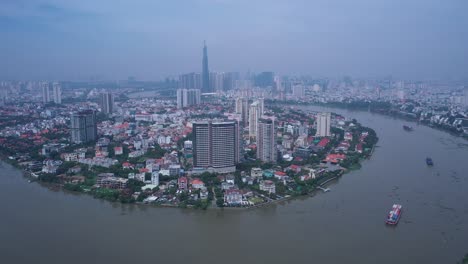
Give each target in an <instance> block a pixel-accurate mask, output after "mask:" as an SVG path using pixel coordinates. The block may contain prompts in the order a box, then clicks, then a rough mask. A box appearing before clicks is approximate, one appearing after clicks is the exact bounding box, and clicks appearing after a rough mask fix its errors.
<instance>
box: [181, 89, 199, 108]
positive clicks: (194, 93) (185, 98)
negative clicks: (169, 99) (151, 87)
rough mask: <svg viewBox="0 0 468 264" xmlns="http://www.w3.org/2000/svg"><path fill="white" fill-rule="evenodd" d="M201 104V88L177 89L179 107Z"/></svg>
mask: <svg viewBox="0 0 468 264" xmlns="http://www.w3.org/2000/svg"><path fill="white" fill-rule="evenodd" d="M198 104H200V90H199V89H178V90H177V108H178V109H182V108H184V107H188V106H191V105H198Z"/></svg>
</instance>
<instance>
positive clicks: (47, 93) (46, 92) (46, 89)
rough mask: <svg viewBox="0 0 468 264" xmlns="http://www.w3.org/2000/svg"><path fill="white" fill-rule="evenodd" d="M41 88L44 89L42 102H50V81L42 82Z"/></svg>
mask: <svg viewBox="0 0 468 264" xmlns="http://www.w3.org/2000/svg"><path fill="white" fill-rule="evenodd" d="M41 89H42V102H43V103H44V104H46V103H48V102H50V90H49V83H48V82H41Z"/></svg>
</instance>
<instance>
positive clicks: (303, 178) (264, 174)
mask: <svg viewBox="0 0 468 264" xmlns="http://www.w3.org/2000/svg"><path fill="white" fill-rule="evenodd" d="M276 115H277V116H278V117H279V118H280V119H283V120H285V121H284V122H288V121H287V120H299V121H300V122H305V123H307V124H310V120H313V119H314V118H315V113H311V112H307V113H306V112H301V111H290V110H289V109H285V111H284V113H277V114H276ZM333 118H334V119H336V120H340V121H339V122H338V121H337V123H340V125H339V127H331V132H332V134H331V136H328V137H315V138H314V137H313V136H311V137H305V136H303V137H302V142H303V143H302V148H299V147H297V146H295V145H292V144H291V143H293V142H294V140H296V138H298V136H297V135H296V136H295V137H294V138H292V134H291V133H290V132H287V131H284V133H285V136H284V137H281V138H278V140H284V141H289V143H288V144H289V145H287V146H289V147H288V149H284V148H283V150H282V151H283V154H282V155H281V157H280V159H279V160H278V162H277V163H276V164H273V163H263V162H260V161H259V160H258V159H255V156H254V158H252V159H250V161H249V159H247V161H246V162H244V163H241V164H238V167H237V170H236V172H235V173H231V174H216V173H208V172H205V173H202V174H199V175H191V174H190V173H188V174H187V175H186V174H185V173H184V174H181V175H172V176H167V175H165V176H164V175H163V174H161V173H159V169H158V170H157V172H158V175H153V174H152V173H151V172H149V171H152V167H151V170H150V169H149V168H145V163H146V162H147V159H148V157H146V158H145V157H142V158H139V159H131V160H130V159H125V158H123V159H122V158H121V157H120V161H119V162H120V164H115V165H112V166H109V167H101V166H97V165H95V166H90V165H85V164H83V163H82V162H79V161H63V160H65V159H64V155H69V154H68V153H69V152H73V151H77V150H79V151H86V152H87V153H88V154H87V155H88V156H91V155H93V154H94V151H93V144H89V146H86V147H87V149H85V150H83V148H81V147H82V146H79V147H80V148H79V147H78V146H70V147H69V148H68V150H67V151H66V152H68V153H66V152H65V151H63V153H55V154H54V155H53V157H54V158H52V157H51V156H50V155H43V154H41V155H38V153H37V152H38V151H37V148H38V146H36V147H35V148H34V150H32V151H29V152H25V153H19V154H17V155H15V158H14V159H10V157H9V156H8V161H10V163H11V164H13V165H14V166H15V167H16V168H19V169H21V170H23V172H25V173H26V174H27V173H31V175H38V176H37V180H38V181H40V182H47V183H51V184H54V186H56V187H57V188H63V189H65V190H67V191H75V192H81V193H86V194H90V195H92V196H94V197H95V198H99V199H104V200H109V201H112V202H120V203H124V204H126V203H130V204H132V203H135V204H146V203H148V204H154V205H156V206H161V207H180V208H194V209H207V208H209V207H211V206H212V205H213V202H212V201H215V204H216V205H217V206H218V207H220V208H223V207H226V208H231V207H235V208H238V207H240V208H246V209H248V208H252V207H255V206H258V205H262V206H263V205H268V204H271V203H277V202H281V201H284V200H285V198H288V199H289V198H290V197H301V196H307V195H309V194H310V193H312V192H314V191H315V190H316V189H317V187H320V183H321V182H323V181H325V180H327V179H329V178H333V177H336V176H341V175H342V174H343V173H344V172H345V171H354V170H358V169H360V168H361V165H360V162H361V161H362V160H364V159H366V158H369V157H370V156H371V155H372V153H373V151H374V147H375V145H376V144H377V141H378V137H377V135H376V133H375V131H374V130H373V129H371V128H369V127H364V126H362V125H361V124H360V123H359V122H357V120H352V121H346V122H345V121H344V120H345V118H344V117H342V116H339V115H337V114H333ZM296 125H297V124H296ZM290 126H292V125H290ZM305 128H306V129H307V130H305V132H307V133H306V135H308V134H311V135H315V132H314V128H313V127H312V126H310V127H305ZM302 129H303V130H304V127H302ZM309 130H310V131H309ZM279 133H281V134H282V133H283V131H279ZM302 133H304V132H302ZM6 143H8V139H6ZM278 144H279V145H281V146H282V147H284V146H283V145H282V144H281V142H280V143H278ZM39 147H40V146H39ZM297 149H299V150H297ZM41 153H43V152H41ZM252 153H254V151H252V152H251V153H250V154H252ZM4 154H5V155H4V157H7V155H6V153H4ZM285 154H287V155H285ZM246 156H247V155H246ZM111 157H112V156H111ZM284 157H286V158H284ZM113 158H115V156H113ZM167 158H168V159H169V158H170V157H167ZM151 160H153V159H151ZM252 160H253V161H252ZM171 162H172V161H171ZM150 165H151V164H150ZM51 166H55V168H54V171H53V172H52V171H51V170H50V167H51ZM124 166H126V167H127V168H124ZM129 167H132V168H129ZM260 167H261V168H260ZM254 169H256V170H259V171H260V177H259V176H258V175H257V176H255V177H253V176H252V177H250V175H252V171H253V170H254ZM33 172H34V173H35V174H32V173H33ZM142 172H143V173H142ZM257 174H258V172H257ZM137 175H138V176H137ZM148 176H150V177H156V176H157V177H158V180H157V183H158V185H159V184H160V185H159V186H158V185H156V186H154V185H151V184H150V183H152V180H149V179H152V178H149V177H148ZM148 178H149V179H148ZM159 178H160V179H159ZM103 180H104V181H103ZM106 181H107V182H106ZM181 181H183V182H182V183H181ZM117 182H118V183H119V184H117V185H116V184H115V183H117ZM121 183H122V184H121ZM195 183H196V185H195ZM265 183H266V184H268V186H269V187H268V188H265V187H262V186H261V185H262V184H265ZM146 185H148V186H149V187H146ZM264 186H265V185H264ZM202 190H204V191H203V193H202ZM232 191H234V195H236V196H235V197H234V198H235V200H232V199H231V198H232V194H230V193H232ZM230 195H231V196H230ZM239 197H242V199H241V198H239Z"/></svg>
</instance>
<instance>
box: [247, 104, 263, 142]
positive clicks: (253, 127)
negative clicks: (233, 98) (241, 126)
mask: <svg viewBox="0 0 468 264" xmlns="http://www.w3.org/2000/svg"><path fill="white" fill-rule="evenodd" d="M260 116H261V115H260V107H259V103H258V101H255V102H253V103H252V104H251V105H250V108H249V137H250V138H255V137H256V136H257V125H258V119H259V118H260Z"/></svg>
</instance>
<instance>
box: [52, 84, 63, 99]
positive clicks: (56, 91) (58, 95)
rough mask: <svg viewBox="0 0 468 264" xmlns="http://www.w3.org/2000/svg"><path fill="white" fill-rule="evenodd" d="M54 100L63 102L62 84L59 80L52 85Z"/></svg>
mask: <svg viewBox="0 0 468 264" xmlns="http://www.w3.org/2000/svg"><path fill="white" fill-rule="evenodd" d="M52 91H53V100H54V103H56V104H61V103H62V86H61V85H60V83H58V82H54V83H53V85H52Z"/></svg>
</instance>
